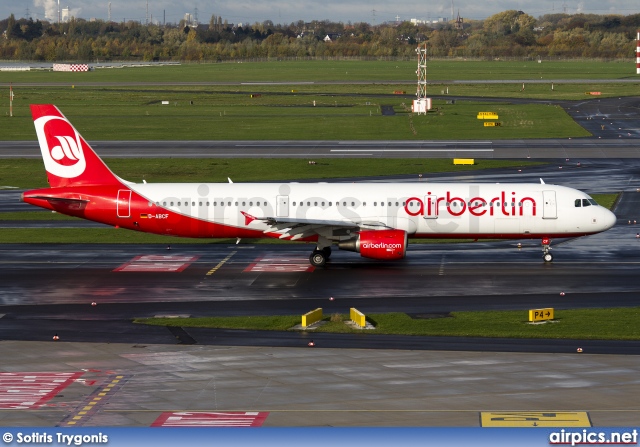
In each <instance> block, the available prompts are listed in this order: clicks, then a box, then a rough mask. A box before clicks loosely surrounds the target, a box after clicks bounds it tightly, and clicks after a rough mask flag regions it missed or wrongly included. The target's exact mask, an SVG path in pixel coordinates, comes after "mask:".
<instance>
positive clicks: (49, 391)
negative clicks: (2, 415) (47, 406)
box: [0, 372, 83, 410]
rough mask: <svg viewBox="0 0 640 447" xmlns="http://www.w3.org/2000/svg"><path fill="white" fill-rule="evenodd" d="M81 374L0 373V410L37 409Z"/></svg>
mask: <svg viewBox="0 0 640 447" xmlns="http://www.w3.org/2000/svg"><path fill="white" fill-rule="evenodd" d="M82 374H83V373H82V372H74V373H55V372H19V373H0V409H16V410H23V409H33V408H38V407H40V406H42V405H44V403H45V402H47V401H48V400H50V399H52V398H53V397H54V396H56V395H57V394H58V393H59V392H60V391H62V390H63V389H65V388H66V387H67V386H69V385H70V384H71V383H73V382H74V381H75V380H77V379H79V378H80V376H82Z"/></svg>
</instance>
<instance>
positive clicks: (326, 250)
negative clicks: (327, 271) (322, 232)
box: [321, 247, 331, 259]
mask: <svg viewBox="0 0 640 447" xmlns="http://www.w3.org/2000/svg"><path fill="white" fill-rule="evenodd" d="M321 251H322V253H323V254H324V257H325V258H327V259H329V258H330V257H331V247H324V248H323V249H322V250H321Z"/></svg>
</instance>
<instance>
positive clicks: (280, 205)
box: [276, 196, 289, 217]
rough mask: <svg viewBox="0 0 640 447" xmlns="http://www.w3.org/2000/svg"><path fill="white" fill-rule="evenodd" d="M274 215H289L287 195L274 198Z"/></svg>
mask: <svg viewBox="0 0 640 447" xmlns="http://www.w3.org/2000/svg"><path fill="white" fill-rule="evenodd" d="M276 217H289V196H278V197H277V198H276Z"/></svg>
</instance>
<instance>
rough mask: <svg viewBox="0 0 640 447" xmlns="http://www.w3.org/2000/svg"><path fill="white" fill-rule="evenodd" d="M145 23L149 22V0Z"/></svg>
mask: <svg viewBox="0 0 640 447" xmlns="http://www.w3.org/2000/svg"><path fill="white" fill-rule="evenodd" d="M144 24H145V25H148V24H149V0H147V15H146V16H145V19H144Z"/></svg>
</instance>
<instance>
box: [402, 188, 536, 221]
mask: <svg viewBox="0 0 640 447" xmlns="http://www.w3.org/2000/svg"><path fill="white" fill-rule="evenodd" d="M427 194H428V196H431V192H428V193H427ZM515 195H516V193H515V192H512V193H511V197H507V193H506V192H505V191H502V192H501V193H500V195H499V196H498V197H493V198H492V199H485V198H484V197H473V198H472V199H469V200H468V201H467V200H465V199H462V198H461V197H452V196H451V192H450V191H447V194H446V196H445V197H438V198H436V197H433V199H432V200H430V199H429V197H428V196H427V204H426V206H425V203H424V202H423V201H422V199H420V198H419V197H410V198H408V199H407V201H406V203H405V206H404V209H405V211H406V212H407V214H409V215H410V216H425V215H426V216H437V215H438V209H440V202H445V206H446V208H447V211H448V212H449V214H451V215H452V216H461V215H463V214H464V213H465V212H469V213H470V214H471V215H473V216H483V215H485V214H487V213H489V216H494V215H497V214H498V213H501V214H502V215H503V216H517V215H520V216H522V215H524V208H525V205H526V204H527V203H530V204H531V213H532V215H533V216H535V215H536V201H535V200H534V199H533V198H531V197H522V198H519V199H517V198H516V196H515ZM414 202H416V204H415V205H414ZM434 202H435V203H434ZM518 210H519V211H518Z"/></svg>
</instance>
